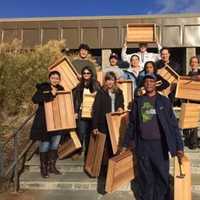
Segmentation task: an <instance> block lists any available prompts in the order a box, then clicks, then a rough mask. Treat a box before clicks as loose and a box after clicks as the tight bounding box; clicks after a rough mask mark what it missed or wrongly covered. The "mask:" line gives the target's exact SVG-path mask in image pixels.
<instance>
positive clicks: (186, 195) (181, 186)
mask: <svg viewBox="0 0 200 200" xmlns="http://www.w3.org/2000/svg"><path fill="white" fill-rule="evenodd" d="M174 166H175V167H174V200H180V199H181V200H191V199H192V184H191V166H190V160H189V158H188V156H186V155H184V157H183V160H182V170H183V173H184V174H185V177H184V178H179V177H178V176H179V175H180V170H179V164H178V160H177V158H176V157H175V158H174Z"/></svg>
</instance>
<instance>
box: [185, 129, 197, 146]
mask: <svg viewBox="0 0 200 200" xmlns="http://www.w3.org/2000/svg"><path fill="white" fill-rule="evenodd" d="M183 134H184V136H185V145H186V146H188V147H189V148H190V149H194V148H197V147H198V128H191V129H184V130H183Z"/></svg>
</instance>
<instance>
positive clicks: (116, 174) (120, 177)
mask: <svg viewBox="0 0 200 200" xmlns="http://www.w3.org/2000/svg"><path fill="white" fill-rule="evenodd" d="M134 165H135V161H134V156H133V153H132V152H130V151H126V152H124V153H122V154H120V155H117V156H115V157H113V158H111V159H110V160H109V163H108V171H107V177H106V189H105V190H106V192H114V191H116V190H117V189H119V188H120V187H122V186H124V185H126V184H128V183H129V182H130V181H132V180H133V179H134V177H135V174H134Z"/></svg>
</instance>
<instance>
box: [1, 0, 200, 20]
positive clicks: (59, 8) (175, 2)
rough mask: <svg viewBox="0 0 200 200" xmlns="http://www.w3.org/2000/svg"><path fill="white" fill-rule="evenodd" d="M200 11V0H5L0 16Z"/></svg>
mask: <svg viewBox="0 0 200 200" xmlns="http://www.w3.org/2000/svg"><path fill="white" fill-rule="evenodd" d="M197 12H200V0H98V1H97V0H2V2H1V6H0V18H12V17H55V16H58V17H60V16H99V15H139V14H142V15H143V14H165V13H197Z"/></svg>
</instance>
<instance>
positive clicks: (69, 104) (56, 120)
mask: <svg viewBox="0 0 200 200" xmlns="http://www.w3.org/2000/svg"><path fill="white" fill-rule="evenodd" d="M44 109H45V119H46V126H47V131H58V130H66V129H74V128H76V121H75V116H74V106H73V99H72V94H71V92H66V91H62V92H58V93H57V95H56V97H55V98H54V100H53V101H50V102H45V103H44Z"/></svg>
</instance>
